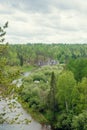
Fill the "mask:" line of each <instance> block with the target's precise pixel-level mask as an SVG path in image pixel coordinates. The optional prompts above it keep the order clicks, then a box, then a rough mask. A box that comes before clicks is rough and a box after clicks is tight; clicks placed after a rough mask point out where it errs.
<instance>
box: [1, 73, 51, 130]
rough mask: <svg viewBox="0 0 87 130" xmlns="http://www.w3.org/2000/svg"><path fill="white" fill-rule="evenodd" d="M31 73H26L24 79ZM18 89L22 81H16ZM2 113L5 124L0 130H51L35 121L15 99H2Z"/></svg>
mask: <svg viewBox="0 0 87 130" xmlns="http://www.w3.org/2000/svg"><path fill="white" fill-rule="evenodd" d="M29 74H30V73H28V72H27V73H24V77H26V76H29ZM13 84H16V85H17V87H20V86H21V85H22V79H18V80H14V81H13ZM0 113H3V114H4V116H3V118H4V119H5V123H4V124H1V125H0V130H51V128H50V126H46V125H41V124H40V123H38V122H37V121H35V120H34V119H33V118H32V117H31V116H30V115H29V114H28V113H27V112H26V111H25V110H24V109H23V108H22V106H21V104H20V103H19V102H18V101H17V98H15V99H13V97H10V98H6V99H3V98H2V97H0Z"/></svg>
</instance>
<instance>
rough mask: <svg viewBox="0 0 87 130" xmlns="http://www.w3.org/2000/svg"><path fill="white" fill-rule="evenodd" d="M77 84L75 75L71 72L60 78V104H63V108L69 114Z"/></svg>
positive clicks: (58, 95) (58, 93)
mask: <svg viewBox="0 0 87 130" xmlns="http://www.w3.org/2000/svg"><path fill="white" fill-rule="evenodd" d="M75 84H76V81H75V79H74V75H73V73H72V72H70V71H65V72H63V73H62V74H61V75H60V76H59V77H58V83H57V90H58V92H57V97H58V102H59V103H60V104H61V103H62V106H64V107H65V109H66V112H68V111H69V109H71V107H72V100H73V98H74V97H72V92H73V89H74V86H75Z"/></svg>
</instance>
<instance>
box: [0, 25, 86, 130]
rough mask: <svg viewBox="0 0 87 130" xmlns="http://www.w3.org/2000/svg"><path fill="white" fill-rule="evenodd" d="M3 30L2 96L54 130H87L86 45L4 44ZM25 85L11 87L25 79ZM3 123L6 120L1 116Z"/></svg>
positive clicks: (0, 46) (1, 32)
mask: <svg viewBox="0 0 87 130" xmlns="http://www.w3.org/2000/svg"><path fill="white" fill-rule="evenodd" d="M7 25H8V23H6V24H5V25H4V26H3V27H0V95H2V96H3V97H7V96H9V95H10V96H11V95H12V94H13V93H14V95H17V96H18V100H19V102H20V103H21V104H22V106H23V108H24V109H25V110H26V111H27V112H29V113H31V115H32V117H33V118H35V119H36V120H38V121H39V122H40V123H42V124H49V125H51V128H52V129H54V130H87V44H67V43H64V44H62V43H59V44H54V43H52V44H45V43H26V44H8V43H4V40H5V39H4V38H3V37H4V36H5V33H6V32H5V29H6V28H7ZM24 72H30V75H29V76H28V77H23V78H22V82H23V83H22V85H21V86H20V87H17V86H16V85H15V84H11V83H12V81H13V80H15V79H17V78H19V77H22V76H23V73H24ZM0 123H3V116H2V115H1V114H0Z"/></svg>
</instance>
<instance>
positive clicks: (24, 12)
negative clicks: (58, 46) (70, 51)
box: [0, 0, 87, 43]
mask: <svg viewBox="0 0 87 130" xmlns="http://www.w3.org/2000/svg"><path fill="white" fill-rule="evenodd" d="M6 21H8V22H9V26H8V29H7V30H6V31H7V34H6V36H5V38H6V41H7V42H9V43H87V0H0V26H2V25H3V24H4V23H5V22H6Z"/></svg>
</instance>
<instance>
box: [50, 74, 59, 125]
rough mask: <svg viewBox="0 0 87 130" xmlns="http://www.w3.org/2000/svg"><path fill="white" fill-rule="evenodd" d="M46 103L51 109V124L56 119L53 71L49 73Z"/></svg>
mask: <svg viewBox="0 0 87 130" xmlns="http://www.w3.org/2000/svg"><path fill="white" fill-rule="evenodd" d="M48 98H49V99H48V102H49V103H48V105H49V110H50V111H51V119H50V120H51V124H53V121H55V120H56V107H57V106H56V78H55V74H54V72H52V74H51V81H50V91H49V94H48Z"/></svg>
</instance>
